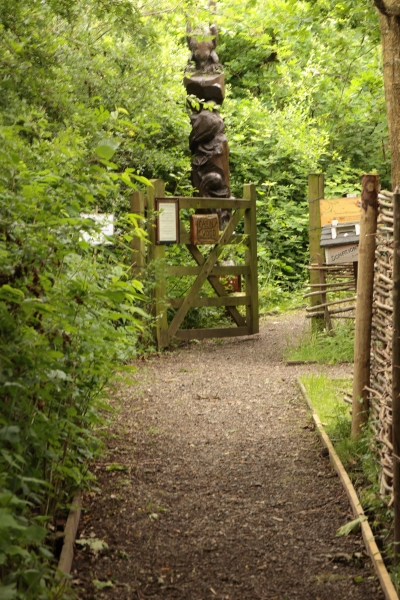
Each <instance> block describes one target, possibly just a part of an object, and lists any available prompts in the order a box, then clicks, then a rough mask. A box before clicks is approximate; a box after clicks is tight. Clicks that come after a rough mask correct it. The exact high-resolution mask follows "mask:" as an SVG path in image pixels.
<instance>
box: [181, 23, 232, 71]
mask: <svg viewBox="0 0 400 600" xmlns="http://www.w3.org/2000/svg"><path fill="white" fill-rule="evenodd" d="M191 33H193V35H191ZM196 35H197V37H196ZM186 41H187V44H188V46H189V50H190V51H191V56H190V58H189V62H188V65H187V67H186V69H185V73H186V72H193V71H194V72H197V73H202V74H204V73H215V72H216V71H221V72H222V71H223V68H222V65H220V64H219V59H218V54H217V53H216V52H215V48H216V47H217V43H218V29H217V26H216V25H210V26H209V27H205V28H204V29H203V31H199V30H197V31H194V32H193V30H192V27H191V25H190V23H188V24H187V25H186ZM193 63H194V64H193Z"/></svg>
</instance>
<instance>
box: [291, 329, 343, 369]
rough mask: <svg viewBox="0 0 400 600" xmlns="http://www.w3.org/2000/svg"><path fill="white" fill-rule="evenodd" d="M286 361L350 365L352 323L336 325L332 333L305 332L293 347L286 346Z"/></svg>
mask: <svg viewBox="0 0 400 600" xmlns="http://www.w3.org/2000/svg"><path fill="white" fill-rule="evenodd" d="M285 358H286V360H299V361H315V362H317V363H320V364H331V365H333V364H338V363H352V362H353V360H354V325H353V322H346V323H343V324H341V323H337V324H336V325H335V328H334V330H333V332H332V333H329V332H327V331H323V332H321V333H315V332H312V331H311V327H310V330H309V331H307V332H306V333H305V334H304V335H303V336H302V337H301V339H300V340H299V341H298V343H297V344H296V345H295V346H292V345H290V343H289V342H288V346H287V349H286V352H285Z"/></svg>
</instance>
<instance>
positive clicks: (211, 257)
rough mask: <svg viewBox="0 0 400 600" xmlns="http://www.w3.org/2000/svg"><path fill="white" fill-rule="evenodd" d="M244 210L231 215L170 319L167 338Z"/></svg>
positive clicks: (172, 334) (195, 293)
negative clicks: (218, 241)
mask: <svg viewBox="0 0 400 600" xmlns="http://www.w3.org/2000/svg"><path fill="white" fill-rule="evenodd" d="M244 212H245V210H244V208H240V209H238V210H236V212H235V213H233V215H232V217H231V219H230V221H229V223H228V225H227V226H226V228H225V230H224V232H223V234H222V236H221V238H220V244H217V245H216V246H214V248H213V250H212V251H211V252H210V254H209V255H208V258H207V260H206V261H205V263H204V265H203V268H202V271H201V273H199V275H198V276H197V278H196V281H195V282H194V283H193V285H192V287H191V288H190V290H189V292H188V294H187V296H186V298H185V301H184V303H183V304H182V306H181V307H180V308H179V309H178V312H177V313H176V314H175V316H174V318H173V319H172V321H171V323H170V326H169V328H168V338H169V339H171V338H172V337H173V336H174V335H175V333H176V331H177V330H178V328H179V326H180V324H181V323H182V321H183V319H184V318H185V316H186V314H187V312H188V310H189V308H190V307H191V306H192V302H193V301H194V299H195V298H196V296H197V294H198V293H199V291H200V289H201V287H202V285H203V283H204V282H205V281H206V279H207V278H208V277H209V275H210V274H211V271H212V270H213V267H214V265H215V263H216V261H217V260H218V256H219V255H220V254H221V252H222V250H223V248H222V246H223V244H225V242H226V240H229V238H230V237H231V235H232V232H233V231H235V228H236V226H237V224H238V223H239V221H240V219H241V218H242V217H243V215H244Z"/></svg>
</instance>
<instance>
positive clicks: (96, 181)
mask: <svg viewBox="0 0 400 600" xmlns="http://www.w3.org/2000/svg"><path fill="white" fill-rule="evenodd" d="M187 19H191V20H193V21H194V22H204V21H205V22H206V21H208V20H209V19H210V14H209V13H208V11H207V9H206V6H201V5H197V4H196V3H195V2H192V1H190V0H182V1H181V2H178V0H177V1H176V3H172V4H171V0H158V1H157V2H155V0H148V1H146V0H143V1H141V0H116V1H113V2H103V1H101V0H85V1H82V0H13V1H12V2H11V1H10V0H0V33H1V35H0V51H1V72H0V77H1V85H0V140H1V143H0V187H1V193H0V262H1V266H0V442H1V448H0V451H1V455H0V490H1V492H0V580H1V581H2V587H1V585H0V595H1V594H3V596H2V597H6V598H10V599H13V598H32V599H33V598H34V599H35V600H36V599H38V598H51V597H55V596H54V593H53V591H52V586H53V583H52V569H54V565H53V562H52V558H51V553H49V551H48V549H47V548H46V547H44V545H43V539H44V537H45V536H47V539H49V535H48V534H49V531H50V529H51V528H50V527H47V526H46V523H48V521H47V519H48V517H50V516H54V515H55V514H56V511H57V510H58V509H59V507H60V506H62V505H63V503H65V502H66V501H67V499H68V497H70V494H71V492H72V491H73V490H74V489H76V488H78V487H81V486H83V485H85V484H86V483H87V482H88V481H89V480H90V475H89V473H88V463H89V461H90V459H91V458H92V456H93V455H94V453H95V452H96V451H97V450H98V446H99V441H98V439H97V438H95V437H94V436H93V426H94V425H95V424H96V423H97V422H98V412H97V410H95V406H96V402H97V399H98V398H99V397H100V395H101V390H102V389H103V388H104V386H105V384H106V382H107V380H108V378H109V376H110V374H111V373H112V370H113V368H114V367H115V365H116V364H121V362H124V361H125V362H126V361H128V360H129V359H130V358H131V357H132V356H133V355H134V353H135V351H136V349H137V348H138V347H139V348H140V347H143V345H145V344H147V343H148V340H149V337H148V335H147V329H148V328H147V325H146V323H147V322H148V321H146V317H142V318H141V320H140V321H139V320H138V313H140V311H141V309H142V308H143V307H144V308H146V305H147V303H148V299H147V298H146V294H147V292H148V290H149V286H150V285H151V278H149V279H148V280H146V281H142V280H140V281H136V280H132V276H131V272H130V264H129V242H130V240H131V237H132V231H134V232H136V234H138V235H141V232H140V230H139V229H137V228H136V229H135V230H134V227H135V226H136V225H137V223H136V220H135V217H134V216H127V213H128V212H129V195H130V192H131V190H132V189H135V188H141V189H145V188H146V185H147V184H148V181H147V180H148V179H150V178H152V177H160V178H163V179H164V180H165V181H166V183H167V191H168V193H170V194H176V193H179V194H191V192H192V190H191V186H190V180H189V171H190V154H189V150H188V136H189V131H190V123H189V119H188V115H187V113H186V108H185V90H184V87H183V86H182V73H183V70H184V67H185V64H186V61H187V58H188V50H187V48H186V41H185V24H186V20H187ZM216 19H217V23H218V26H219V34H220V35H219V45H218V48H217V51H218V53H219V57H220V61H221V62H222V63H223V64H224V65H225V70H226V81H227V84H228V86H227V88H228V90H227V98H226V101H225V103H224V105H223V109H222V112H223V116H224V119H225V123H226V132H227V136H228V139H229V142H230V147H231V162H230V168H231V183H232V189H233V192H234V194H236V195H239V194H240V193H241V187H242V184H243V183H246V182H253V183H255V184H256V185H257V187H258V235H259V264H260V278H259V281H260V286H261V288H262V290H261V291H262V294H264V297H269V299H270V301H273V299H274V298H275V297H276V295H277V294H278V291H279V290H280V291H281V293H283V292H284V291H285V290H292V289H294V288H295V287H296V286H298V284H299V283H301V281H302V279H303V276H304V275H303V269H302V267H303V265H304V264H306V263H307V260H308V257H307V203H306V197H307V189H306V185H307V175H308V173H309V172H312V171H323V172H325V173H326V177H327V195H331V194H336V195H341V194H342V193H346V192H353V191H354V190H356V189H357V188H358V186H359V178H360V174H361V173H362V172H369V171H371V170H373V169H376V170H377V171H378V172H379V173H380V174H381V179H382V181H383V183H384V185H389V160H388V156H387V147H388V146H387V129H386V120H385V111H384V96H383V88H382V73H381V71H382V65H381V59H380V47H379V39H378V24H377V18H376V15H375V12H374V9H373V8H372V4H371V3H368V2H367V3H366V2H362V1H361V0H358V1H356V0H351V1H349V2H346V3H338V2H333V1H330V0H310V1H295V0H249V1H248V2H243V1H242V0H221V1H220V2H219V3H218V7H217V15H216ZM96 207H98V209H99V210H100V212H104V211H109V212H113V213H114V214H115V215H116V217H117V219H118V231H117V235H116V237H115V238H114V239H113V246H111V247H110V248H109V249H107V248H106V249H105V250H104V251H102V252H100V253H98V254H96V253H94V252H93V249H92V248H91V247H90V246H89V244H88V243H87V242H86V241H85V240H84V239H83V238H82V234H81V232H82V230H86V231H88V232H91V231H92V230H93V229H95V226H94V225H93V223H92V221H88V220H87V219H86V218H85V217H82V216H81V215H82V214H85V213H91V212H94V211H95V210H96ZM141 314H142V313H141ZM146 336H147V337H146Z"/></svg>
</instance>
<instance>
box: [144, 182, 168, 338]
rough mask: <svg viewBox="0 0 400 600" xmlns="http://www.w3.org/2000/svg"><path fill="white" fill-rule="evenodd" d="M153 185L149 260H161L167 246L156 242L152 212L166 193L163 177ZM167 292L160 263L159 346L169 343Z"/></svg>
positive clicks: (156, 306) (157, 299)
mask: <svg viewBox="0 0 400 600" xmlns="http://www.w3.org/2000/svg"><path fill="white" fill-rule="evenodd" d="M151 182H152V184H153V187H152V188H150V187H149V188H148V190H147V206H148V218H149V222H148V233H149V239H150V241H151V244H150V245H149V260H157V261H161V260H164V259H165V246H162V245H156V244H155V237H156V236H155V231H156V230H155V224H154V222H153V219H152V218H151V217H152V213H153V212H154V201H155V198H158V197H163V196H164V194H165V184H164V182H163V181H162V179H152V180H151ZM166 294H167V287H166V273H165V269H160V263H158V272H157V277H156V286H155V289H154V310H155V316H156V337H157V344H158V346H159V347H163V346H166V345H167V339H166V333H167V328H168V321H167V308H166V305H165V296H166Z"/></svg>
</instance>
